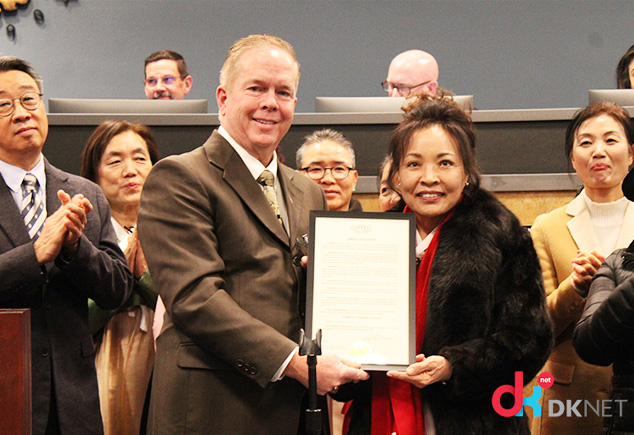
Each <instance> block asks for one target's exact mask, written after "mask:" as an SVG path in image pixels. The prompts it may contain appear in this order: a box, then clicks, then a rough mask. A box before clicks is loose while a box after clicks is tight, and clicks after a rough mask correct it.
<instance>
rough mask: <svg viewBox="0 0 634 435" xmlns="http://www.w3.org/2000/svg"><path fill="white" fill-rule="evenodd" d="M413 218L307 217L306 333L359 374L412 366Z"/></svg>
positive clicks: (329, 213)
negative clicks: (358, 368)
mask: <svg viewBox="0 0 634 435" xmlns="http://www.w3.org/2000/svg"><path fill="white" fill-rule="evenodd" d="M415 240H416V219H415V216H414V214H413V213H393V212H385V213H377V212H335V211H311V212H310V226H309V243H308V252H309V253H308V268H307V286H306V332H307V334H308V336H309V337H311V338H313V337H314V336H315V334H316V332H317V331H318V330H320V329H321V331H322V343H321V350H322V353H335V354H337V355H339V356H340V357H343V358H346V359H350V360H354V361H356V362H358V363H360V364H361V367H362V368H363V369H364V370H370V371H386V370H404V369H405V368H406V367H407V366H409V365H410V364H413V363H414V362H416V351H417V349H416V251H415Z"/></svg>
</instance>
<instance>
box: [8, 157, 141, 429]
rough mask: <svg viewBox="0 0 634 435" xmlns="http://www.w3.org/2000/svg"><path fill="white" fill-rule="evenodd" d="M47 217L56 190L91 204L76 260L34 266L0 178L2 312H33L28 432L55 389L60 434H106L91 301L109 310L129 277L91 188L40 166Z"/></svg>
mask: <svg viewBox="0 0 634 435" xmlns="http://www.w3.org/2000/svg"><path fill="white" fill-rule="evenodd" d="M45 172H46V205H47V214H48V216H50V215H52V214H53V213H54V212H55V211H56V210H57V209H58V208H59V206H60V205H61V204H60V201H59V199H58V198H57V193H56V192H57V191H58V190H59V189H64V191H65V192H66V193H68V194H69V195H71V197H72V196H73V195H75V194H78V193H81V194H83V195H84V196H85V197H86V198H88V200H90V202H91V203H92V205H93V207H94V209H93V210H92V211H91V212H90V213H88V216H87V218H88V222H87V224H86V226H85V229H84V233H83V235H82V236H81V239H80V240H79V247H78V251H77V254H76V256H75V257H74V259H73V260H72V261H71V262H70V263H68V264H63V263H61V262H59V261H58V260H59V258H58V260H56V261H55V263H49V264H47V265H46V267H45V268H42V267H40V266H39V265H38V264H37V259H36V256H35V250H34V249H33V243H32V242H31V239H30V238H29V236H28V233H27V231H26V227H25V226H24V221H23V220H22V218H21V216H20V212H19V211H18V208H17V206H16V204H15V202H14V200H13V197H12V196H11V192H10V190H9V188H8V187H7V185H6V184H5V182H4V179H2V177H0V181H1V185H0V204H2V206H1V207H0V307H2V308H30V309H31V334H32V339H31V351H32V391H33V433H34V434H41V433H44V431H45V429H46V422H47V417H48V411H49V404H50V397H51V388H55V397H56V400H57V407H58V416H59V424H60V428H61V431H62V433H63V434H82V435H83V434H93V433H103V428H102V423H101V414H100V411H99V396H98V390H97V377H96V373H95V362H94V353H95V349H94V345H93V342H92V337H91V335H90V332H89V331H88V302H87V300H88V298H91V299H93V300H95V301H96V302H97V303H98V304H99V305H100V306H102V307H103V308H110V309H114V308H117V307H118V306H119V305H120V304H122V303H123V302H124V301H125V300H126V299H127V298H128V296H129V295H130V291H131V289H132V284H133V278H132V274H131V273H130V271H129V270H128V267H127V263H126V260H125V257H124V256H123V253H122V252H121V250H120V249H119V247H118V246H117V240H116V237H115V235H114V230H113V228H112V224H111V222H110V208H109V206H108V203H107V201H106V199H105V197H104V196H103V193H102V192H101V189H100V188H99V186H97V185H96V184H94V183H92V182H90V181H88V180H86V179H84V178H81V177H78V176H75V175H71V174H67V173H65V172H62V171H60V170H59V169H57V168H55V167H53V166H52V165H50V164H49V163H48V161H46V160H45Z"/></svg>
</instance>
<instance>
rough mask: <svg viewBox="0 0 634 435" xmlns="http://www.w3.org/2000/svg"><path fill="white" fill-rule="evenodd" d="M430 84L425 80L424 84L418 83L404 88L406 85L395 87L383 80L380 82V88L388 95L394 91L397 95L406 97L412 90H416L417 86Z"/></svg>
mask: <svg viewBox="0 0 634 435" xmlns="http://www.w3.org/2000/svg"><path fill="white" fill-rule="evenodd" d="M430 82H431V80H427V81H426V82H423V83H419V84H417V85H411V86H406V85H395V84H394V83H390V82H388V81H387V80H383V81H382V82H381V87H382V88H383V90H384V91H385V92H388V93H390V92H392V90H393V89H396V92H398V93H399V94H401V95H405V96H408V95H409V94H410V93H411V92H412V89H414V88H417V87H419V86H423V85H426V84H427V83H430Z"/></svg>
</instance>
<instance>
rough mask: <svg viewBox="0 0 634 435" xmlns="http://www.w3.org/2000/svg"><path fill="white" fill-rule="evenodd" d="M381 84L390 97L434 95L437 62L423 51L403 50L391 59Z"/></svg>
mask: <svg viewBox="0 0 634 435" xmlns="http://www.w3.org/2000/svg"><path fill="white" fill-rule="evenodd" d="M381 86H382V87H383V89H384V90H385V91H386V92H387V93H388V94H389V96H390V97H411V96H414V95H423V94H428V95H436V90H437V89H438V62H436V59H434V56H432V55H431V54H429V53H427V52H425V51H422V50H408V51H405V52H403V53H401V54H399V55H397V56H396V57H395V58H394V59H392V62H391V63H390V68H389V69H388V71H387V79H385V80H384V81H383V83H381Z"/></svg>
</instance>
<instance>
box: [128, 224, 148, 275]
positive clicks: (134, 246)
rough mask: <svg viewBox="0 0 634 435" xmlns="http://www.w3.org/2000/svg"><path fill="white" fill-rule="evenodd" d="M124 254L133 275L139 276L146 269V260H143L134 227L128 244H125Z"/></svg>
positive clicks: (143, 255) (143, 256)
mask: <svg viewBox="0 0 634 435" xmlns="http://www.w3.org/2000/svg"><path fill="white" fill-rule="evenodd" d="M124 254H125V258H126V260H128V267H129V268H130V270H131V271H132V274H133V275H134V277H135V278H141V277H142V276H143V274H144V273H145V271H146V270H147V261H145V254H143V249H141V244H140V243H139V236H138V232H137V231H136V229H135V230H133V232H132V234H131V235H130V238H129V239H128V246H126V248H125V252H124Z"/></svg>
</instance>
